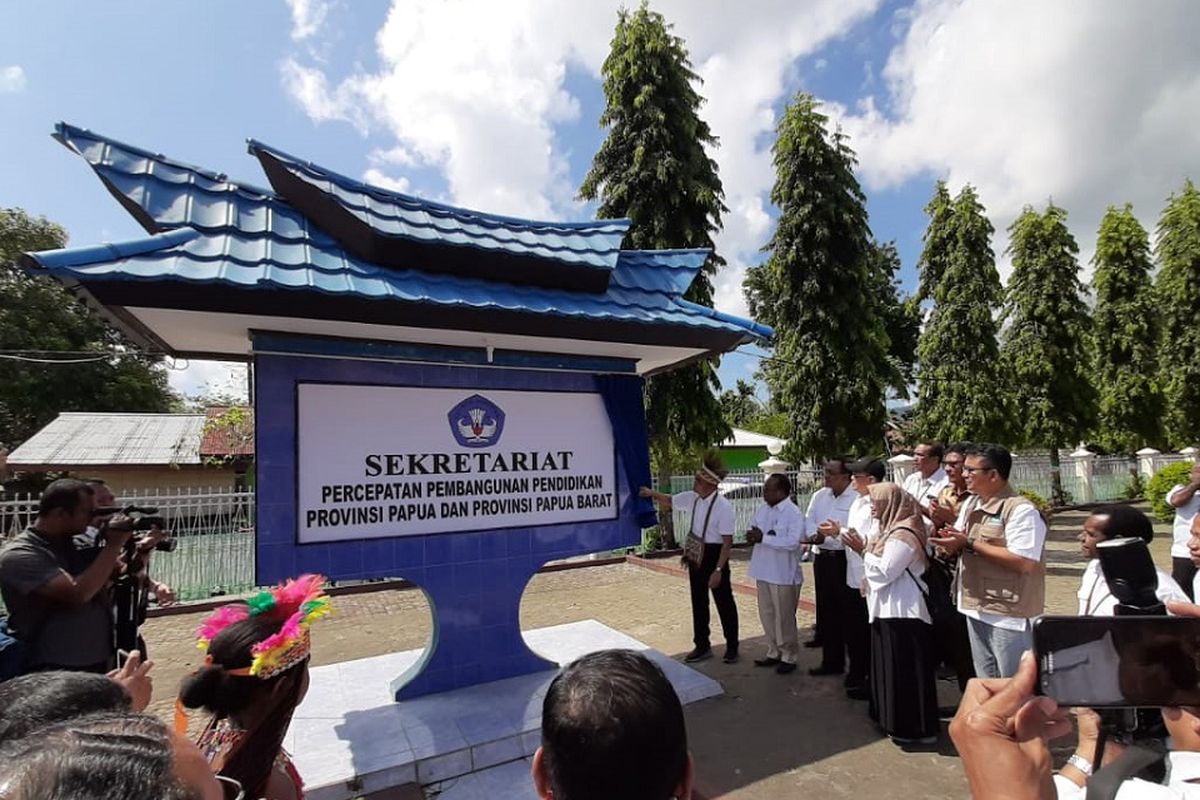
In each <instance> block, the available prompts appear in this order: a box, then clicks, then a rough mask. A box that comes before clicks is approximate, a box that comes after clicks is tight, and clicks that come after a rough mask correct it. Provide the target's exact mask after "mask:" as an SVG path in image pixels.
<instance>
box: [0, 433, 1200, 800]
mask: <svg viewBox="0 0 1200 800" xmlns="http://www.w3.org/2000/svg"><path fill="white" fill-rule="evenodd" d="M915 455H916V457H917V471H916V472H915V473H914V474H913V475H911V476H909V478H908V479H906V480H905V481H904V482H903V484H896V483H892V482H888V481H887V480H886V471H885V468H884V465H883V464H882V463H881V462H880V461H878V460H876V459H873V458H863V459H858V460H850V459H848V458H836V459H830V460H829V461H828V462H827V463H826V464H825V469H824V483H825V485H824V487H823V488H821V489H820V490H819V491H817V492H816V493H815V494H814V495H813V497H812V498H811V500H810V501H809V503H808V506H807V509H806V510H805V511H801V510H800V508H799V507H797V506H796V504H795V503H794V502H793V500H792V497H793V494H794V492H793V487H792V485H791V483H790V481H789V479H788V478H787V476H786V475H783V474H776V475H772V476H770V478H769V479H768V480H767V481H766V483H765V486H764V488H763V503H762V505H761V507H760V508H759V509H758V510H757V511H756V513H755V515H754V518H753V521H752V522H751V524H750V527H749V528H748V530H747V531H746V538H747V541H748V542H750V543H751V544H752V545H753V550H752V552H751V557H750V565H749V574H750V576H751V577H752V578H753V579H754V580H755V582H756V585H757V597H758V610H759V615H760V621H761V622H762V627H763V631H764V639H765V643H766V649H765V652H763V653H762V654H761V656H760V657H758V658H756V659H755V661H754V664H755V666H756V667H761V668H764V669H771V670H773V671H774V672H775V673H778V674H780V675H787V674H789V673H792V672H794V671H796V670H797V664H798V661H799V653H800V648H801V647H812V648H817V649H820V651H821V661H820V663H819V665H817V666H815V667H813V668H812V669H810V670H809V673H810V674H811V675H812V676H814V677H818V678H825V677H834V676H841V677H842V679H843V682H844V685H845V691H846V695H847V697H849V698H851V699H854V700H862V701H866V703H867V713H868V714H869V715H870V717H871V718H872V719H873V720H875V722H876V723H877V724H878V726H879V727H880V729H881V730H882V731H883V732H884V733H886V734H887V735H888V736H890V737H891V738H892V739H893V740H894V741H895V742H896V743H897V744H899V745H900V746H901V747H903V748H905V749H913V748H918V749H919V748H923V747H926V746H929V745H931V744H932V743H934V742H935V741H936V738H937V734H938V730H939V711H938V704H937V692H936V683H935V672H936V670H937V669H938V668H939V665H944V666H945V667H946V668H948V669H950V670H952V671H953V672H954V674H955V675H956V677H957V678H958V680H959V682H960V687H961V688H962V689H963V698H962V702H961V704H960V707H959V710H958V713H957V715H956V716H955V718H954V720H953V721H952V723H951V726H950V734H951V737H952V739H953V741H954V743H955V745H956V747H957V749H958V751H959V754H960V756H961V758H962V761H963V766H964V770H965V772H966V775H967V779H968V782H969V783H970V785H971V789H972V792H973V794H974V796H975V797H977V798H993V797H1038V798H1051V797H1056V796H1057V797H1060V798H1076V797H1078V798H1083V797H1084V795H1085V793H1087V796H1088V797H1092V796H1119V797H1121V798H1138V797H1147V798H1150V797H1163V798H1168V797H1169V798H1176V797H1188V796H1191V794H1192V793H1195V786H1196V785H1197V784H1193V783H1192V781H1193V780H1194V779H1200V709H1192V708H1168V709H1164V710H1163V713H1162V718H1163V724H1164V725H1165V727H1166V731H1167V732H1168V733H1169V734H1170V737H1171V739H1170V741H1171V744H1172V751H1171V752H1170V754H1169V755H1168V760H1167V767H1168V770H1167V773H1166V777H1165V778H1164V780H1163V781H1162V782H1159V783H1153V782H1149V781H1146V780H1142V779H1138V778H1132V777H1129V779H1128V780H1126V779H1125V778H1126V777H1128V776H1127V774H1126V772H1122V773H1120V775H1121V782H1119V785H1118V787H1117V789H1114V790H1113V791H1114V792H1116V791H1118V790H1119V791H1120V792H1122V793H1120V794H1109V795H1101V794H1100V793H1099V792H1098V791H1093V790H1097V789H1098V788H1099V785H1100V783H1101V780H1100V778H1099V777H1097V778H1096V779H1094V780H1093V779H1092V776H1093V773H1096V772H1099V774H1100V775H1104V774H1106V773H1105V772H1101V771H1100V770H1101V768H1102V767H1105V768H1106V769H1109V767H1106V766H1105V765H1109V764H1113V765H1114V767H1115V766H1117V765H1120V763H1121V759H1122V758H1123V757H1124V755H1123V747H1122V745H1121V744H1120V743H1116V744H1112V745H1110V746H1108V748H1107V749H1105V750H1104V753H1103V759H1101V758H1100V757H1099V756H1098V749H1097V748H1098V742H1099V741H1100V740H1101V738H1102V735H1101V734H1100V730H1101V725H1100V722H1099V718H1098V716H1097V715H1096V714H1095V713H1094V712H1092V711H1090V710H1087V709H1077V710H1075V711H1074V718H1075V723H1074V725H1072V724H1071V722H1070V720H1069V719H1068V715H1067V713H1066V712H1065V710H1063V709H1060V708H1059V707H1058V705H1057V703H1056V702H1055V701H1054V700H1053V699H1052V698H1049V697H1039V696H1037V694H1036V691H1035V690H1036V681H1037V666H1036V664H1035V662H1034V659H1033V658H1032V656H1031V654H1030V653H1029V652H1028V651H1030V649H1031V645H1032V621H1033V620H1034V618H1036V617H1038V616H1039V615H1041V614H1042V613H1043V611H1044V605H1045V575H1046V570H1045V541H1046V523H1045V521H1044V520H1043V519H1042V517H1041V515H1040V513H1039V512H1038V510H1037V509H1036V507H1034V506H1033V505H1032V503H1030V502H1029V501H1028V500H1026V499H1025V498H1024V497H1022V496H1021V495H1020V494H1018V493H1017V492H1015V491H1014V490H1013V489H1012V487H1011V486H1010V484H1009V482H1008V479H1009V474H1010V471H1011V465H1012V459H1011V455H1010V454H1009V453H1008V451H1007V450H1005V449H1004V448H1003V447H999V446H996V445H969V444H957V445H952V446H950V447H943V446H942V445H940V444H939V443H936V442H926V443H922V444H921V445H920V446H918V448H917V449H916V453H915ZM724 477H725V473H724V470H723V469H722V467H721V465H720V464H719V463H718V462H716V461H715V460H710V461H706V463H705V464H704V465H703V466H702V467H701V468H700V469H699V470H698V471H697V473H696V475H695V482H694V485H693V488H692V490H691V491H687V492H682V493H678V494H675V495H665V494H661V493H658V492H654V491H652V490H650V489H643V490H642V494H643V495H645V496H648V497H653V498H655V499H656V500H657V501H658V502H659V503H660V504H661V505H662V506H664V507H667V508H671V507H675V508H682V509H686V510H687V512H688V515H689V520H690V524H689V529H688V534H687V540H686V543H685V547H684V560H685V562H686V563H687V566H688V572H689V581H690V589H691V591H690V595H691V601H692V612H693V613H692V621H693V644H694V647H693V649H692V650H691V651H690V652H689V653H688V654H687V655H686V656H685V660H686V661H688V662H693V663H694V662H697V661H702V660H704V659H707V658H711V657H712V656H713V649H712V642H711V638H710V637H711V634H710V616H709V599H708V598H709V595H710V594H711V595H712V597H713V599H714V601H715V604H716V606H717V610H718V615H719V618H720V624H721V628H722V632H723V634H724V639H725V650H724V653H723V658H724V660H725V661H727V662H731V663H732V662H736V661H737V660H738V659H739V657H740V653H739V645H740V640H739V634H738V613H737V604H736V601H735V600H734V597H733V592H732V582H731V576H730V556H731V552H732V546H733V535H734V525H735V516H734V514H733V508H732V506H731V504H730V503H729V501H728V500H727V499H726V498H724V497H723V496H722V495H721V493H720V492H719V491H718V486H719V485H720V483H721V480H722V479H723V478H724ZM98 496H99V499H100V500H101V501H102V506H103V507H104V510H105V515H104V517H103V518H98V517H97V514H96V510H97V499H98ZM1168 501H1169V502H1170V503H1171V505H1172V506H1174V507H1175V508H1176V510H1177V516H1176V522H1175V526H1174V536H1175V538H1174V542H1173V547H1172V556H1173V564H1172V574H1168V573H1166V572H1165V571H1163V570H1158V571H1157V576H1156V577H1157V589H1156V591H1155V594H1156V596H1157V598H1158V599H1159V600H1160V601H1161V602H1162V603H1164V604H1165V605H1166V606H1167V608H1169V609H1170V611H1171V612H1172V613H1175V614H1178V615H1183V616H1194V617H1200V606H1195V605H1192V604H1191V603H1192V598H1193V597H1194V594H1193V592H1194V586H1193V583H1194V582H1200V581H1197V579H1196V566H1197V565H1200V514H1198V513H1197V511H1198V510H1200V467H1197V468H1196V469H1193V471H1192V473H1191V475H1190V479H1189V482H1188V483H1187V484H1185V485H1180V486H1177V487H1174V488H1173V489H1172V490H1171V492H1170V493H1169V494H1168ZM111 505H112V501H111V496H105V495H104V494H102V493H100V492H99V491H98V487H97V486H96V485H94V484H88V483H85V482H79V481H71V480H61V481H56V482H55V483H53V484H51V485H50V486H49V487H48V488H47V490H46V491H45V493H44V494H43V497H42V500H41V504H40V507H39V514H38V517H37V519H36V520H35V522H34V524H33V525H31V526H30V528H29V529H28V530H27V531H25V532H24V533H22V534H20V535H18V536H17V537H14V539H12V540H11V541H10V542H9V543H8V544H7V545H6V546H5V548H4V549H3V551H0V591H2V592H3V597H4V601H5V605H6V607H7V609H8V612H9V619H8V624H9V630H10V632H11V633H12V634H14V635H15V642H16V643H17V644H18V645H19V646H20V655H21V665H20V669H19V670H18V671H19V672H20V673H22V674H20V675H18V676H16V677H12V678H10V679H8V680H4V681H3V682H0V798H3V800H18V799H20V800H28V799H31V798H55V797H61V798H68V797H69V798H85V799H86V798H92V797H95V798H98V799H99V798H105V800H118V799H119V798H150V797H153V798H172V799H174V798H178V799H179V800H218V799H219V798H230V797H249V798H269V800H293V798H302V797H303V783H302V781H301V778H300V775H299V774H298V773H297V771H296V769H295V767H294V766H293V764H292V762H291V761H290V759H289V757H288V755H287V753H286V752H285V751H284V749H283V740H284V735H285V733H286V731H287V729H288V726H289V724H290V722H291V719H292V716H293V713H294V712H295V709H296V708H297V706H298V705H299V704H300V702H301V701H302V700H303V698H304V696H305V693H306V691H307V688H308V662H309V657H310V651H311V634H310V627H311V625H312V624H313V622H315V621H316V620H317V619H319V618H320V617H322V616H323V615H324V614H325V613H327V612H328V611H329V605H330V603H329V598H328V597H327V596H326V595H325V593H324V590H323V583H324V579H323V578H322V577H321V576H318V575H305V576H301V577H299V578H297V579H295V580H292V581H288V582H286V583H284V584H282V585H280V586H278V587H276V588H275V589H273V590H270V591H265V592H261V593H259V594H257V595H255V596H252V597H250V598H248V599H247V600H246V601H245V602H239V603H232V604H229V605H226V606H223V607H221V608H219V609H217V610H216V611H215V612H213V613H212V614H211V615H210V616H209V617H208V618H207V619H206V620H205V622H204V624H203V625H202V627H201V628H200V630H199V631H198V633H197V636H198V643H199V645H200V647H201V648H202V649H203V650H204V652H205V655H204V659H203V663H202V664H201V665H200V666H199V667H198V668H197V669H196V670H195V671H194V672H193V673H192V674H191V675H189V676H188V677H187V678H186V679H185V680H184V681H183V683H182V685H181V686H180V687H179V690H178V693H177V696H176V698H175V708H176V714H175V720H174V723H175V724H174V726H173V727H172V726H168V725H166V724H164V723H163V722H162V721H161V720H160V719H159V718H157V717H155V716H152V715H149V714H147V713H146V708H147V706H148V704H149V703H150V700H151V696H152V692H153V678H152V669H153V662H152V661H150V660H149V659H147V658H145V657H144V653H143V652H141V651H138V650H134V651H132V652H129V653H125V652H124V651H117V650H116V648H115V646H114V644H113V640H112V638H111V636H110V637H107V638H106V637H102V636H96V635H94V634H95V631H94V628H99V629H100V630H111V627H112V615H111V602H112V601H111V597H109V596H108V595H107V594H106V592H107V590H108V588H109V587H110V584H111V580H112V579H113V576H114V575H119V574H121V573H122V569H123V568H127V566H128V565H127V564H126V563H125V561H126V560H127V558H128V552H129V551H128V548H127V544H128V542H129V539H130V537H131V536H133V529H132V527H131V526H130V525H129V524H128V521H127V520H126V519H125V518H124V517H123V515H120V514H114V513H112V508H111ZM1116 537H1122V538H1127V537H1137V538H1141V539H1144V540H1146V541H1149V540H1150V539H1151V538H1152V537H1153V527H1152V525H1151V523H1150V520H1149V519H1148V518H1147V517H1146V516H1145V515H1144V514H1142V513H1141V512H1140V511H1137V510H1136V509H1134V508H1132V507H1130V506H1123V505H1115V506H1106V507H1101V508H1100V509H1098V510H1097V511H1095V512H1094V513H1093V514H1091V515H1090V516H1089V517H1088V518H1087V521H1086V522H1085V523H1084V526H1083V529H1082V530H1081V531H1080V533H1079V537H1078V539H1079V544H1080V548H1081V552H1082V553H1083V554H1084V556H1086V557H1087V558H1088V564H1087V567H1086V569H1085V571H1084V574H1083V578H1082V582H1081V585H1080V588H1079V592H1078V600H1079V606H1078V613H1079V615H1081V616H1106V615H1112V614H1113V613H1114V612H1115V609H1116V606H1117V599H1116V598H1115V597H1114V594H1113V591H1112V589H1111V587H1110V586H1109V585H1108V583H1107V581H1106V579H1105V575H1104V571H1103V570H1102V569H1101V567H1100V563H1099V561H1098V559H1097V552H1098V550H1097V549H1098V547H1100V546H1101V545H1102V543H1103V542H1105V541H1106V540H1109V539H1113V538H1116ZM806 550H810V551H811V552H812V553H813V575H814V581H815V587H814V589H815V596H816V613H817V618H816V626H815V638H814V639H813V640H811V641H809V642H806V643H804V644H803V645H802V644H801V642H800V637H799V630H798V625H797V614H796V612H797V605H798V601H799V594H800V587H801V582H802V575H803V573H802V571H801V568H800V565H801V559H802V556H803V554H804V553H805V551H806ZM1181 552H1182V553H1184V554H1186V563H1183V561H1184V559H1185V556H1179V555H1178V553H1181ZM1173 575H1174V576H1175V577H1173ZM1176 578H1178V579H1179V580H1176ZM146 586H147V587H148V588H149V589H150V590H151V591H153V592H155V593H156V594H158V595H159V599H160V601H161V602H169V601H170V600H171V599H173V598H172V597H171V593H170V589H169V587H164V586H161V585H160V584H159V585H155V584H153V583H152V582H150V583H147V584H146ZM118 656H120V658H118ZM118 660H119V661H120V663H119V664H118V663H117V662H118ZM195 710H202V711H204V712H206V713H207V718H206V721H205V722H204V723H203V724H202V725H191V724H190V713H191V712H193V711H195ZM1071 731H1074V732H1075V734H1076V738H1077V742H1078V744H1077V749H1076V752H1075V754H1074V756H1073V757H1072V758H1071V760H1070V761H1069V762H1068V763H1067V764H1066V765H1064V766H1062V768H1061V769H1060V770H1059V771H1058V772H1057V773H1055V772H1054V771H1053V769H1052V766H1053V763H1054V759H1053V758H1052V756H1051V752H1050V745H1049V742H1051V741H1052V740H1053V739H1054V738H1056V737H1058V736H1061V735H1065V734H1068V733H1070V732H1071ZM1097 762H1100V763H1097ZM615 763H625V764H634V763H637V764H640V765H643V766H642V768H640V769H636V770H613V769H611V768H610V765H612V764H615ZM1128 775H1132V772H1128ZM532 781H533V786H534V788H535V790H536V791H537V793H538V795H539V796H540V797H542V798H557V800H591V799H592V798H611V797H622V798H645V799H646V800H652V799H653V800H662V799H664V798H668V797H671V798H687V797H689V796H690V795H691V793H692V786H693V783H694V775H693V764H692V759H691V756H690V754H689V751H688V747H687V731H686V726H685V723H684V714H683V709H682V705H681V704H680V701H679V698H678V697H677V696H676V694H675V692H674V690H673V688H672V687H671V684H670V682H669V681H668V680H667V678H666V677H665V675H664V674H663V672H662V670H661V669H660V668H659V667H658V666H656V665H655V664H654V663H653V662H652V661H650V660H649V659H647V658H646V657H645V656H644V655H641V654H637V653H633V652H629V651H619V650H617V651H602V652H598V653H593V654H590V655H587V656H584V657H583V658H581V659H579V660H578V661H576V662H574V663H572V664H570V665H568V666H566V667H565V668H564V669H563V670H562V671H561V672H560V673H559V674H558V675H557V676H556V677H555V679H554V680H553V681H552V683H551V684H550V686H549V688H548V689H547V692H546V695H545V699H544V703H543V716H542V742H541V747H540V748H538V750H537V752H536V754H535V755H534V758H533V760H532ZM1089 782H1090V783H1091V787H1090V789H1089Z"/></svg>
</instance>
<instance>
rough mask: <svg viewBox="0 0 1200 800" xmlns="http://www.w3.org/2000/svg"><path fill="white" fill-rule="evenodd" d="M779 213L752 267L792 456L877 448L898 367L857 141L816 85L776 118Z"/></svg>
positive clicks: (767, 368)
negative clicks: (835, 125)
mask: <svg viewBox="0 0 1200 800" xmlns="http://www.w3.org/2000/svg"><path fill="white" fill-rule="evenodd" d="M776 136H777V138H776V141H775V146H774V148H773V153H774V163H775V176H776V177H775V185H774V187H773V188H772V190H771V202H773V203H774V204H775V205H776V207H777V208H778V209H779V219H778V221H777V222H776V225H775V231H774V233H773V235H772V236H771V240H770V242H768V244H767V246H766V247H765V248H764V250H765V252H767V253H768V254H769V255H768V258H767V260H766V263H764V264H761V265H759V266H756V267H752V268H751V269H750V270H749V272H748V274H747V276H746V284H745V291H746V297H747V299H748V301H749V303H750V310H751V313H753V314H754V315H755V317H756V318H758V319H761V320H762V321H764V322H766V323H767V324H769V325H771V326H773V327H774V328H775V351H774V358H773V359H772V360H770V361H767V362H766V363H765V365H764V368H763V372H764V374H765V376H766V379H767V384H768V385H769V387H770V389H771V397H772V400H773V402H774V403H776V404H777V406H778V407H779V408H780V409H781V410H783V411H784V412H785V413H787V414H788V415H789V416H790V421H791V427H792V430H791V433H790V435H789V436H788V448H789V454H790V456H791V458H792V459H793V460H799V459H808V458H812V457H825V456H830V455H833V454H835V453H839V452H844V451H849V450H870V451H874V450H878V449H879V446H880V440H881V439H882V437H883V428H884V420H885V419H886V414H885V409H884V398H885V394H886V391H887V387H888V386H892V385H895V384H896V383H897V382H899V381H900V377H899V375H898V373H897V370H896V369H895V366H894V365H893V364H892V363H891V361H890V360H889V359H888V347H889V342H888V336H887V332H886V329H885V322H884V319H883V317H882V315H881V314H880V313H879V308H880V304H879V301H878V299H877V298H876V297H875V296H874V295H873V294H872V292H873V291H875V290H876V289H877V287H878V283H879V281H878V278H877V276H874V275H873V274H872V270H873V269H874V268H876V266H877V264H878V254H877V252H876V249H875V245H874V242H873V241H872V239H871V231H870V228H869V226H868V225H867V212H866V208H865V206H864V200H863V193H862V189H861V188H859V184H858V181H857V179H856V178H855V177H854V165H855V163H856V161H855V156H854V151H853V150H851V149H850V147H849V145H848V144H847V143H846V139H845V137H844V136H843V135H842V134H841V132H840V131H834V132H832V133H831V132H830V131H829V130H828V118H827V117H826V116H825V115H824V114H822V113H821V112H820V110H819V105H818V103H817V102H816V101H815V100H814V99H813V98H812V96H811V95H808V94H804V93H800V94H797V96H796V98H795V99H794V100H793V101H792V102H791V103H790V104H789V105H788V107H787V109H786V110H785V111H784V114H783V117H782V118H781V119H780V121H779V124H778V126H777V128H776Z"/></svg>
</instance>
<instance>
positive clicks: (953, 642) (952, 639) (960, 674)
mask: <svg viewBox="0 0 1200 800" xmlns="http://www.w3.org/2000/svg"><path fill="white" fill-rule="evenodd" d="M933 635H934V640H935V645H936V647H937V654H938V661H939V663H942V664H945V665H946V666H947V667H949V668H950V669H952V670H954V675H955V677H956V678H957V679H958V690H959V691H960V692H961V691H965V690H966V688H967V681H969V680H971V678H974V677H975V659H974V658H972V657H971V635H970V634H969V633H967V618H966V617H964V616H963V615H962V614H957V613H956V614H954V615H953V616H952V617H950V619H949V620H947V621H945V622H939V623H936V624H935V625H934V626H933Z"/></svg>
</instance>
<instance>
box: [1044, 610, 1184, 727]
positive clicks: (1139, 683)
mask: <svg viewBox="0 0 1200 800" xmlns="http://www.w3.org/2000/svg"><path fill="white" fill-rule="evenodd" d="M1033 646H1034V652H1035V654H1036V656H1037V662H1038V691H1039V692H1040V693H1041V694H1044V695H1047V696H1049V697H1053V698H1054V699H1055V700H1057V701H1058V703H1059V705H1063V706H1090V707H1093V708H1104V707H1125V706H1160V707H1161V706H1200V619H1195V618H1191V617H1041V618H1040V619H1038V620H1035V621H1034V624H1033Z"/></svg>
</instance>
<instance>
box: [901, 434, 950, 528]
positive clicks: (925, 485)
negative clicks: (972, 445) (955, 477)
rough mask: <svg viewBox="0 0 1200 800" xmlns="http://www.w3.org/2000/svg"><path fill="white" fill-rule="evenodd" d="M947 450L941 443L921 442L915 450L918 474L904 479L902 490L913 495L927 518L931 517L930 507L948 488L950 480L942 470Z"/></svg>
mask: <svg viewBox="0 0 1200 800" xmlns="http://www.w3.org/2000/svg"><path fill="white" fill-rule="evenodd" d="M945 455H946V448H945V447H944V446H943V445H942V443H941V442H921V443H920V444H918V445H917V446H916V447H914V448H913V459H915V463H914V465H913V466H915V467H916V472H914V473H913V474H911V475H909V476H908V477H907V478H905V479H904V483H903V484H902V485H901V488H902V489H904V491H906V492H908V493H909V494H910V495H912V497H913V499H914V500H916V501H917V505H918V506H920V507H921V511H922V512H924V513H925V516H926V517H928V516H929V507H930V505H932V504H933V503H934V502H935V501H936V500H937V499H938V495H939V494H941V491H942V489H945V488H946V485H947V484H948V483H949V478H947V477H946V471H945V470H944V469H942V458H943V456H945Z"/></svg>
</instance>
